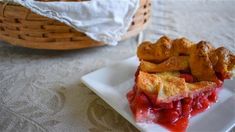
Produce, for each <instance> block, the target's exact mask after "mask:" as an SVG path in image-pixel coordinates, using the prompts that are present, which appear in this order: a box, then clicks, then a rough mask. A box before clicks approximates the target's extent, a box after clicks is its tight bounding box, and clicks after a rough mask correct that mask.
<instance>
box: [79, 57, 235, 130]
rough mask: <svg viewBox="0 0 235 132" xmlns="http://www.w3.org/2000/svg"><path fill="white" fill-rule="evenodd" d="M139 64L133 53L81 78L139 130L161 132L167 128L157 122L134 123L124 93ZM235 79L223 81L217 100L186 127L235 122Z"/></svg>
mask: <svg viewBox="0 0 235 132" xmlns="http://www.w3.org/2000/svg"><path fill="white" fill-rule="evenodd" d="M138 64H139V61H138V58H137V57H132V58H130V59H127V60H125V61H122V62H120V63H117V64H114V65H112V66H108V67H105V68H102V69H100V70H97V71H95V72H92V73H89V74H87V75H85V76H83V77H82V82H83V83H84V84H85V85H87V86H88V87H89V88H90V89H91V90H92V91H94V92H95V93H96V94H97V95H98V96H100V97H101V98H102V99H103V100H104V101H106V102H107V103H108V104H109V105H110V106H112V107H113V108H114V109H115V110H116V111H117V112H119V113H120V114H121V115H122V116H123V117H124V118H126V119H127V120H128V121H129V122H130V123H132V124H133V125H134V126H136V127H137V128H138V129H139V130H140V131H148V132H159V131H161V132H164V131H167V129H165V128H163V127H161V126H159V125H157V124H145V123H136V122H135V120H134V117H133V116H132V112H131V110H130V108H129V104H128V101H127V98H126V94H127V92H128V91H130V90H131V89H132V87H133V85H134V74H135V71H136V69H137V66H138ZM234 87H235V80H230V81H226V82H225V84H224V88H223V89H222V90H221V91H220V93H219V99H218V102H217V103H215V104H213V105H212V106H211V108H210V109H208V110H207V111H205V112H203V113H201V114H198V115H197V116H195V117H193V118H191V119H190V123H189V127H188V129H187V131H189V132H198V131H207V132H208V131H210V132H212V131H213V132H225V131H228V130H229V129H231V128H232V127H233V126H234V125H235V88H234Z"/></svg>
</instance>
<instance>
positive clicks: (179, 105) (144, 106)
mask: <svg viewBox="0 0 235 132" xmlns="http://www.w3.org/2000/svg"><path fill="white" fill-rule="evenodd" d="M137 75H138V71H137V73H136V75H135V76H136V77H137ZM180 77H182V78H185V81H186V82H190V83H192V82H195V79H194V78H193V77H192V75H190V74H181V75H180ZM218 89H219V87H218V88H215V89H214V90H213V91H206V92H203V93H201V94H200V95H198V96H196V97H194V98H183V99H181V100H178V101H173V102H171V103H161V104H156V103H155V102H156V101H155V99H156V96H155V97H154V96H153V97H151V96H147V95H146V94H144V93H143V92H141V91H139V90H138V91H137V88H136V86H134V87H133V89H132V90H131V91H130V92H128V93H127V99H128V101H129V104H130V108H131V110H132V112H133V114H134V116H135V119H136V121H137V122H154V123H157V124H160V125H161V126H163V127H165V128H167V129H169V130H170V131H173V132H184V131H186V129H187V126H188V121H189V118H190V117H191V116H194V115H196V114H198V113H200V112H203V111H204V110H206V109H207V108H209V106H210V105H211V104H212V103H214V102H216V100H217V91H218Z"/></svg>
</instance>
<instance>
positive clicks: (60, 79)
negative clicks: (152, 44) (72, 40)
mask: <svg viewBox="0 0 235 132" xmlns="http://www.w3.org/2000/svg"><path fill="white" fill-rule="evenodd" d="M186 1H188V0H179V1H177V2H176V1H170V0H153V11H152V12H153V14H152V23H151V25H150V26H149V27H148V29H147V30H146V31H145V32H144V33H143V36H142V37H139V38H137V37H136V38H132V39H129V40H126V41H123V42H120V44H119V45H117V46H115V47H113V46H105V47H99V48H91V49H82V50H77V51H65V52H61V51H43V50H31V49H25V48H18V47H14V46H9V45H7V44H5V43H4V42H0V131H1V132H2V131H6V132H10V131H11V132H16V131H17V132H18V131H20V132H27V131H30V132H45V131H46V132H47V131H50V132H78V131H82V132H83V131H92V132H100V131H137V129H135V128H134V127H133V126H132V125H131V124H130V123H129V122H128V121H126V120H125V119H124V118H123V117H121V116H120V115H119V114H118V113H117V112H116V111H115V110H113V109H112V108H111V107H110V106H108V105H107V104H106V103H105V102H104V101H103V100H102V99H100V98H99V97H98V96H97V95H95V94H94V93H93V92H92V91H90V90H89V89H88V88H87V87H86V86H84V85H83V84H82V83H81V81H80V77H81V76H83V75H84V74H86V73H89V72H91V71H94V70H96V69H98V68H101V67H103V66H106V65H109V64H112V63H114V62H117V61H121V60H123V59H126V58H128V57H131V56H133V55H135V51H136V47H137V41H138V39H141V38H143V40H152V41H155V40H156V39H157V38H158V37H160V36H161V35H163V34H166V35H169V36H171V37H181V36H186V37H187V38H189V39H191V40H193V41H199V40H202V39H203V40H208V41H210V42H212V43H213V44H214V45H215V46H222V45H223V46H226V47H228V48H229V49H230V50H232V51H233V52H235V39H234V38H235V13H234V12H235V8H234V5H235V1H232V0H230V1H229V0H227V1H215V0H211V1H206V0H197V1H188V2H186ZM233 131H235V130H234V129H233Z"/></svg>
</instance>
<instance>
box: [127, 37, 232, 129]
mask: <svg viewBox="0 0 235 132" xmlns="http://www.w3.org/2000/svg"><path fill="white" fill-rule="evenodd" d="M137 55H138V57H139V59H140V62H141V63H140V66H139V68H138V70H137V71H136V75H135V85H134V87H133V89H132V90H131V91H130V92H128V94H127V98H128V101H129V104H130V108H131V110H132V112H133V114H134V116H135V119H136V121H137V122H147V123H148V122H151V123H152V122H153V123H157V124H160V125H162V126H164V127H166V128H168V129H169V130H171V131H185V130H186V128H187V126H188V125H187V124H188V120H189V118H190V117H191V116H193V115H195V114H197V113H200V112H202V111H204V110H206V109H207V108H209V106H210V105H211V104H212V103H214V102H216V99H217V92H218V90H219V89H220V87H221V86H222V84H223V80H224V79H229V78H231V77H232V71H233V69H234V67H235V66H234V65H235V56H234V55H233V54H232V53H231V52H230V51H228V50H227V49H225V48H217V49H215V48H213V47H212V46H211V45H210V44H208V43H207V42H204V41H203V42H202V41H201V42H199V43H198V44H193V43H192V42H190V41H188V40H186V39H185V38H182V39H176V40H170V39H169V38H167V37H165V36H163V37H162V38H160V39H159V40H158V41H157V42H156V43H155V44H151V43H149V42H144V43H142V44H141V45H140V46H139V47H138V51H137Z"/></svg>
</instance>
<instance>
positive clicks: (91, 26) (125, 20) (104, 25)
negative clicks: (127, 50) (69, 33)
mask: <svg viewBox="0 0 235 132" xmlns="http://www.w3.org/2000/svg"><path fill="white" fill-rule="evenodd" d="M15 2H17V3H19V4H21V5H22V6H25V7H27V8H29V9H31V10H32V11H33V12H35V13H38V14H40V15H43V16H47V17H49V18H52V19H56V20H58V21H61V22H63V23H66V24H67V25H69V26H71V27H73V28H75V29H76V30H78V31H81V32H84V33H85V34H86V35H88V36H89V37H91V38H93V39H94V40H97V41H102V42H104V43H106V44H109V45H116V44H117V42H118V41H119V40H120V39H121V37H122V36H123V35H124V34H125V33H126V32H127V30H128V27H129V25H130V23H131V21H132V17H133V15H134V14H135V12H136V10H137V9H138V7H139V0H90V1H84V2H40V1H34V0H15Z"/></svg>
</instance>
